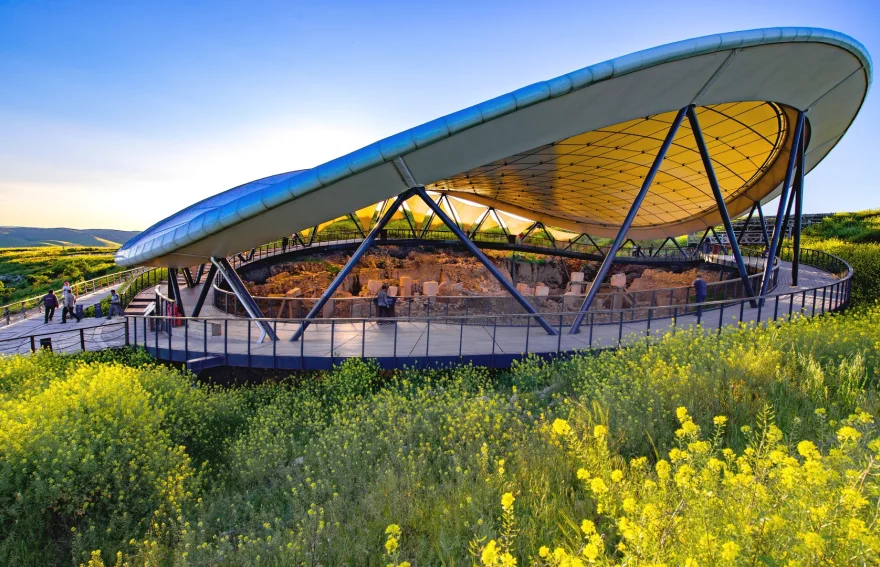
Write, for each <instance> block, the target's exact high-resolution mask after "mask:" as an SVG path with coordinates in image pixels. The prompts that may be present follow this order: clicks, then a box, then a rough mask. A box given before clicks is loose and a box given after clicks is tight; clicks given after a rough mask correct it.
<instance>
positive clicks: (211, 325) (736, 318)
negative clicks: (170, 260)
mask: <svg viewBox="0 0 880 567" xmlns="http://www.w3.org/2000/svg"><path fill="white" fill-rule="evenodd" d="M754 261H760V260H759V259H758V260H754ZM778 281H779V283H778V285H777V287H776V288H775V289H774V290H773V291H772V292H771V294H770V295H769V297H768V298H767V300H766V302H765V303H764V305H762V306H755V307H753V306H751V305H750V304H749V302H748V301H745V300H743V301H739V300H737V301H728V302H723V303H722V302H718V303H716V304H709V305H707V308H706V310H705V311H704V312H703V313H702V314H701V315H698V314H697V313H695V312H694V310H693V306H688V307H687V308H684V307H683V306H680V307H681V308H682V309H684V311H685V312H684V313H683V312H681V311H678V312H676V316H675V317H671V316H669V314H670V308H669V307H668V306H661V307H656V308H654V309H653V310H649V309H648V308H647V307H638V308H637V309H636V310H635V311H632V310H627V311H616V312H594V311H591V312H589V314H588V316H587V318H586V319H585V321H584V325H583V327H582V329H581V332H580V333H579V334H577V335H570V334H568V328H569V325H570V322H571V320H572V319H573V317H574V315H573V314H570V313H569V314H564V313H549V314H545V315H544V317H545V318H546V319H547V321H548V322H549V323H550V325H551V326H553V327H554V328H555V329H557V330H561V331H562V332H561V333H560V334H558V335H555V336H554V335H548V334H547V333H545V332H544V331H543V330H542V329H541V328H540V327H538V326H537V325H536V324H535V322H534V320H532V321H529V317H528V316H527V315H510V314H507V315H503V316H498V317H497V318H493V316H487V315H478V316H472V317H465V316H450V317H432V318H431V319H430V320H427V319H425V318H397V319H394V320H392V321H390V322H388V323H387V324H379V323H378V322H377V321H375V320H372V321H371V320H351V319H329V320H324V319H318V320H316V321H314V322H313V323H312V324H311V325H310V326H309V327H308V329H307V330H306V332H305V334H304V338H303V339H302V340H300V341H297V342H292V341H290V338H291V337H292V335H293V334H294V333H295V332H296V330H297V329H298V328H299V325H300V323H299V322H298V321H293V320H272V321H267V322H266V324H267V325H270V326H271V328H273V329H274V330H275V332H276V333H277V335H278V338H279V340H278V341H269V340H264V341H260V340H259V339H260V336H261V332H260V328H259V326H258V324H257V322H255V321H252V320H249V319H242V318H234V317H231V316H230V315H228V314H226V313H224V312H222V311H221V310H219V309H216V308H215V307H214V306H213V301H212V300H213V298H212V295H213V292H209V294H208V299H207V301H206V302H205V306H204V307H203V309H202V313H201V316H200V318H199V319H180V320H178V323H180V326H175V327H172V328H171V332H170V333H168V332H167V330H165V329H163V328H161V326H159V327H157V326H155V325H153V323H154V321H155V320H152V319H146V318H144V317H137V316H135V317H128V318H127V320H128V329H127V330H128V336H129V339H130V341H131V342H132V343H136V344H139V345H141V346H145V347H147V348H148V349H149V350H150V351H151V352H153V353H154V354H155V355H157V356H158V357H159V358H160V359H169V358H171V359H173V360H176V361H180V362H189V361H193V360H194V359H199V358H206V357H207V358H209V359H211V358H213V359H214V362H215V363H216V362H217V359H222V361H223V362H224V363H228V364H229V365H233V366H261V367H267V366H268V367H276V368H302V367H311V368H318V367H327V366H329V365H330V364H332V363H333V362H338V361H339V359H341V358H348V357H366V358H377V359H379V360H380V363H382V364H383V365H385V366H392V365H393V366H399V365H402V364H414V363H417V364H421V363H423V362H426V361H433V362H438V361H439V362H443V361H452V360H455V359H458V358H459V357H460V358H461V359H464V360H473V361H475V362H476V363H479V364H485V365H497V366H504V365H507V364H509V363H510V360H512V359H513V358H518V357H520V356H522V355H523V354H524V353H535V354H541V355H546V354H550V353H557V352H565V351H575V350H582V349H588V348H594V349H595V348H611V347H616V346H619V345H626V344H628V343H631V342H633V341H640V340H645V338H646V337H656V336H660V335H662V334H665V333H667V332H670V331H673V330H676V329H683V328H688V327H693V326H695V325H697V324H698V323H699V324H700V325H701V326H702V327H703V328H705V329H709V330H714V329H719V328H721V327H724V326H735V325H739V324H740V323H747V324H748V323H752V324H757V323H760V324H765V323H767V322H768V321H772V320H775V319H783V318H786V317H788V316H789V314H794V313H803V314H804V315H806V316H812V315H814V314H821V313H824V312H827V311H830V310H833V309H835V308H836V307H837V306H839V305H840V303H841V301H842V298H843V294H842V293H841V291H842V289H843V285H845V284H841V283H839V281H840V280H839V279H838V277H837V276H835V275H833V274H829V273H827V272H824V271H822V270H820V269H818V268H814V267H811V266H806V265H803V264H802V265H801V274H800V286H798V287H792V286H791V285H790V282H791V266H790V264H789V263H788V262H781V261H780V262H779V276H778ZM202 285H204V284H202ZM201 288H202V286H201V285H199V286H196V287H194V288H186V287H185V286H182V287H181V295H182V296H183V303H184V307H185V309H186V313H191V312H192V307H193V306H194V304H195V301H196V298H197V297H198V295H199V293H200V291H201ZM161 289H162V291H163V292H166V293H167V291H166V288H165V286H162V288H161ZM807 290H809V291H807ZM108 293H109V290H105V291H102V292H100V293H96V294H92V295H91V296H85V297H83V298H81V302H82V303H83V305H92V304H94V303H96V302H97V301H99V300H100V299H101V298H103V297H105V296H106V295H107V294H108ZM142 293H145V294H149V295H151V296H152V295H153V294H154V293H155V292H154V289H149V290H145V291H144V292H142ZM649 311H650V312H651V317H650V319H649V318H648V312H649ZM621 314H622V315H623V319H624V320H623V322H621V321H620V320H619V318H620V315H621ZM655 315H662V316H655ZM59 317H60V312H56V320H55V322H52V323H49V325H44V324H43V319H42V317H40V318H39V319H37V318H33V319H29V320H27V321H25V322H22V323H18V324H15V325H12V326H10V327H7V328H4V329H0V353H10V352H29V351H30V350H31V348H32V347H31V342H30V338H29V337H27V335H33V334H37V335H38V336H37V337H36V345H37V347H39V340H38V339H39V338H40V336H47V334H48V333H53V332H55V333H57V332H59V331H61V332H62V333H61V334H54V335H51V337H52V338H53V348H54V349H55V350H56V351H57V350H62V351H77V350H80V349H81V348H82V346H83V345H85V348H86V349H88V350H97V349H100V348H107V347H109V346H120V345H122V344H125V336H126V335H125V333H126V328H125V323H124V322H123V319H119V318H117V319H114V320H113V322H109V321H107V320H105V319H100V320H96V319H87V320H84V321H83V322H81V323H68V324H67V325H61V324H59V323H58V321H59V319H58V318H59ZM591 317H592V318H597V321H598V320H599V319H602V320H604V321H609V320H610V321H613V323H604V324H595V325H590V320H591ZM633 318H635V319H636V320H630V319H633ZM512 320H513V321H514V323H515V326H512V325H511V324H510V323H511V321H512ZM4 338H5V339H15V338H17V339H18V340H7V341H5V342H3V339H4Z"/></svg>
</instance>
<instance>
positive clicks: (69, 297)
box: [61, 288, 79, 324]
mask: <svg viewBox="0 0 880 567" xmlns="http://www.w3.org/2000/svg"><path fill="white" fill-rule="evenodd" d="M61 303H62V309H61V323H62V324H64V323H67V314H68V313H70V318H71V319H76V322H77V323H79V318H78V317H77V316H76V313H74V312H73V307H74V305H76V296H75V295H73V292H72V291H70V290H69V288H68V291H65V292H64V293H63V295H62V296H61Z"/></svg>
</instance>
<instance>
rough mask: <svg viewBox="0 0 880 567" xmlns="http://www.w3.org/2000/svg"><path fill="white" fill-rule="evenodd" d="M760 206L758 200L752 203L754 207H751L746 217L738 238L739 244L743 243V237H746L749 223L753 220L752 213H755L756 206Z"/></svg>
mask: <svg viewBox="0 0 880 567" xmlns="http://www.w3.org/2000/svg"><path fill="white" fill-rule="evenodd" d="M757 206H758V202H757V201H755V202H754V203H752V208H751V209H749V216H747V217H746V222H744V223H743V227H742V230H740V231H739V238H737V242H738V244H740V245H742V241H743V238H745V237H746V232H748V231H749V223H750V222H752V215H754V214H755V207H757Z"/></svg>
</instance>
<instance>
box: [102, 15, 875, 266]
mask: <svg viewBox="0 0 880 567" xmlns="http://www.w3.org/2000/svg"><path fill="white" fill-rule="evenodd" d="M871 76H872V70H871V60H870V57H869V55H868V53H867V51H866V50H865V48H864V47H863V46H862V45H861V44H860V43H858V42H857V41H856V40H854V39H852V38H850V37H848V36H846V35H843V34H839V33H836V32H832V31H828V30H821V29H814V28H771V29H761V30H752V31H745V32H733V33H727V34H720V35H713V36H707V37H703V38H698V39H692V40H687V41H682V42H678V43H673V44H669V45H665V46H661V47H657V48H654V49H649V50H646V51H641V52H638V53H635V54H632V55H627V56H624V57H619V58H617V59H612V60H610V61H606V62H604V63H599V64H597V65H593V66H590V67H586V68H584V69H580V70H578V71H574V72H572V73H569V74H567V75H563V76H561V77H557V78H555V79H551V80H549V81H545V82H541V83H536V84H534V85H531V86H528V87H524V88H522V89H519V90H517V91H514V92H512V93H509V94H507V95H503V96H500V97H497V98H494V99H491V100H489V101H487V102H484V103H481V104H478V105H476V106H473V107H470V108H467V109H464V110H462V111H459V112H456V113H453V114H450V115H448V116H445V117H442V118H439V119H437V120H434V121H431V122H428V123H426V124H423V125H421V126H417V127H415V128H412V129H410V130H407V131H405V132H402V133H400V134H397V135H394V136H391V137H389V138H386V139H384V140H381V141H379V142H376V143H374V144H372V145H370V146H367V147H365V148H362V149H360V150H357V151H355V152H353V153H351V154H348V155H346V156H343V157H340V158H337V159H335V160H332V161H330V162H327V163H325V164H323V165H320V166H318V167H315V168H313V169H309V170H301V171H294V172H290V173H284V174H280V175H275V176H272V177H267V178H265V179H261V180H258V181H254V182H251V183H248V184H245V185H242V186H239V187H236V188H234V189H230V190H228V191H225V192H223V193H220V194H218V195H215V196H213V197H210V198H208V199H205V200H203V201H200V202H199V203H196V204H195V205H192V206H191V207H188V208H187V209H184V210H183V211H181V212H179V213H176V214H175V215H172V216H171V217H169V218H167V219H165V220H163V221H161V222H159V223H158V224H156V225H154V226H152V227H150V228H149V229H147V230H146V231H144V232H143V233H141V234H140V235H139V236H137V237H135V238H134V239H132V240H130V241H129V242H128V243H126V244H125V245H124V246H123V247H122V248H121V249H120V250H119V252H118V253H117V256H116V261H117V263H119V264H121V265H126V266H127V265H136V264H154V265H167V266H185V265H192V264H194V263H198V262H202V261H204V260H205V259H207V258H208V257H210V256H227V255H230V254H233V253H235V252H238V251H241V250H244V249H249V248H251V247H254V246H257V245H259V244H262V243H264V242H267V241H270V240H272V239H275V238H279V237H281V236H284V235H289V234H292V233H294V232H297V231H300V230H303V229H306V228H308V227H312V226H315V225H317V224H320V223H322V222H326V221H330V220H332V219H335V218H338V217H340V216H342V215H345V214H347V213H349V212H353V211H359V210H363V209H365V208H367V207H370V206H372V205H374V204H375V203H378V202H380V201H382V200H384V199H388V198H391V197H394V196H396V195H398V194H399V193H401V192H403V191H404V190H406V189H408V188H409V183H407V181H405V180H404V179H402V177H401V174H400V173H399V171H398V168H397V167H395V166H394V165H393V164H392V163H391V162H392V160H394V159H395V158H401V159H402V160H403V161H404V162H405V164H406V167H407V169H408V172H409V173H411V174H412V177H413V179H412V180H410V181H415V182H416V183H418V184H421V185H424V186H425V187H427V188H428V189H430V190H431V191H434V192H438V193H446V194H449V195H451V196H455V197H460V198H463V199H466V200H468V201H471V202H476V203H480V204H483V205H488V206H493V207H497V208H498V209H499V210H501V211H506V212H509V213H512V214H515V215H519V216H521V217H525V218H528V219H532V220H535V221H541V222H543V223H544V224H545V225H549V226H555V227H559V228H563V229H567V230H571V231H575V232H586V233H588V234H591V235H594V236H612V235H614V234H615V233H616V232H617V227H619V226H620V223H621V221H622V219H623V217H624V216H625V215H626V213H627V211H628V210H629V206H630V205H631V203H632V202H633V198H634V196H635V194H636V193H637V192H638V190H639V188H640V186H641V183H642V179H643V178H644V176H645V173H646V172H647V170H648V168H649V167H650V165H651V162H652V161H653V158H654V156H655V154H656V153H657V149H658V148H659V146H660V144H661V143H662V141H663V138H664V136H665V135H666V132H667V130H668V128H669V124H670V122H671V121H672V118H673V116H674V114H675V112H676V111H677V110H678V109H680V108H682V107H684V106H687V105H689V104H695V105H697V115H698V117H699V120H700V124H701V127H702V129H703V134H704V136H705V139H706V141H707V145H708V149H709V152H710V154H711V157H712V161H713V164H714V167H715V170H716V174H717V176H718V179H719V183H720V185H721V189H722V192H723V193H724V196H725V202H726V203H727V207H728V210H729V211H730V213H731V215H737V214H740V213H742V212H744V211H745V210H747V209H748V208H749V207H750V206H751V204H752V203H753V202H754V201H763V202H766V201H768V200H770V199H773V198H774V197H775V196H776V195H777V194H778V191H779V190H780V184H781V183H782V180H783V178H784V174H785V166H786V161H787V158H788V155H789V153H790V148H791V145H792V136H793V130H794V128H793V127H792V126H793V124H794V119H795V117H796V114H797V112H798V110H807V111H808V112H807V118H808V130H807V132H808V140H809V143H808V147H807V154H806V166H807V171H809V170H811V169H812V168H813V167H815V166H816V164H818V163H819V161H821V160H822V158H824V157H825V155H826V154H827V153H828V152H829V151H830V150H831V148H832V147H834V145H835V144H836V143H837V141H838V140H839V139H840V138H841V137H842V136H843V134H844V133H845V132H846V130H847V128H848V127H849V125H850V124H851V123H852V121H853V120H854V119H855V116H856V114H857V113H858V111H859V108H860V107H861V105H862V102H863V100H864V98H865V96H866V94H867V91H868V88H869V86H870V83H871ZM702 169H703V168H702V162H701V160H700V155H699V153H698V151H697V149H696V147H695V143H694V141H693V135H692V132H691V131H690V130H689V127H688V125H687V122H685V123H684V124H683V125H682V127H681V128H680V130H679V132H678V134H677V135H676V137H675V140H674V145H673V147H672V148H671V149H670V151H669V153H668V154H667V157H666V159H665V160H664V162H663V165H662V167H661V169H660V171H659V172H658V175H657V177H656V178H655V180H654V182H653V184H652V186H651V189H650V191H649V193H648V196H647V198H646V200H645V202H644V204H643V206H642V208H641V209H640V211H639V214H638V216H637V217H636V219H635V222H634V223H633V226H632V228H631V229H630V231H629V233H628V235H629V236H630V237H631V238H635V239H640V238H658V237H665V236H678V235H681V234H684V233H687V232H693V231H695V230H699V229H701V228H704V227H707V226H714V225H716V224H718V223H719V222H720V218H721V217H720V215H719V212H718V209H717V206H716V205H715V202H714V198H713V197H712V192H711V190H710V188H709V184H708V180H707V178H706V176H705V172H704V171H702Z"/></svg>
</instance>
